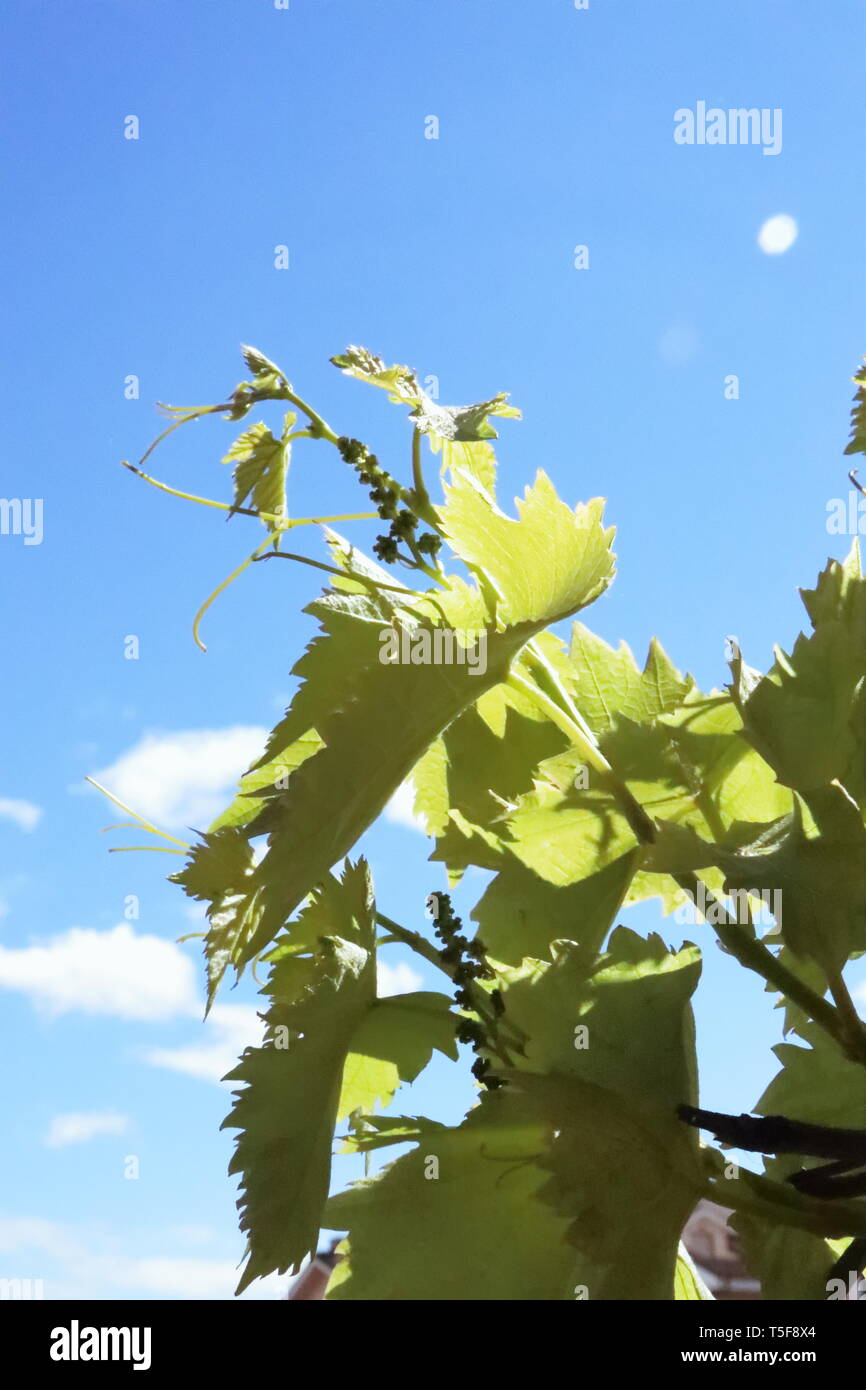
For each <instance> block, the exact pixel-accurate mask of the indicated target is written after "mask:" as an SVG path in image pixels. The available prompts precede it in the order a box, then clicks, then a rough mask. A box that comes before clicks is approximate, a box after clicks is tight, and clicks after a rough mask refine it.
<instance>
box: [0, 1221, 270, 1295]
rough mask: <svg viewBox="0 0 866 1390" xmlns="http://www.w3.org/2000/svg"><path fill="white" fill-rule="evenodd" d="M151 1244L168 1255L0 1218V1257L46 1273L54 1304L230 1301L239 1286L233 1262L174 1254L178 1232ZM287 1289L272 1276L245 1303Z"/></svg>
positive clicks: (56, 1226) (50, 1224) (48, 1224)
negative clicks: (9, 1257)
mask: <svg viewBox="0 0 866 1390" xmlns="http://www.w3.org/2000/svg"><path fill="white" fill-rule="evenodd" d="M148 1243H152V1244H154V1245H156V1246H157V1247H159V1246H160V1245H161V1246H163V1248H164V1253H163V1252H159V1251H157V1253H152V1254H147V1255H141V1254H136V1255H134V1256H132V1255H127V1254H125V1253H123V1252H120V1253H118V1251H117V1249H116V1240H115V1238H114V1237H111V1236H108V1235H107V1234H106V1233H105V1232H103V1231H87V1230H85V1229H83V1228H77V1227H74V1226H66V1225H62V1224H61V1223H59V1222H56V1221H46V1220H44V1219H43V1218H40V1217H28V1216H3V1215H0V1252H2V1253H3V1254H5V1255H15V1256H17V1257H18V1259H19V1260H21V1261H24V1262H26V1263H25V1265H24V1267H25V1268H27V1269H28V1270H29V1269H31V1268H33V1267H34V1265H38V1268H39V1269H40V1270H45V1275H44V1278H45V1291H46V1295H47V1296H48V1297H50V1298H118V1297H121V1298H122V1297H130V1298H178V1299H184V1300H190V1299H230V1298H232V1296H233V1293H234V1290H235V1287H236V1285H237V1282H238V1265H237V1262H236V1261H235V1260H234V1259H220V1258H214V1259H206V1258H200V1257H195V1256H190V1255H188V1254H186V1253H185V1252H183V1253H175V1251H174V1250H172V1249H171V1246H172V1245H175V1244H177V1243H180V1244H188V1241H186V1240H183V1239H181V1238H180V1233H179V1232H178V1231H176V1230H175V1231H163V1232H162V1233H159V1232H157V1233H156V1234H155V1235H154V1236H152V1237H150V1238H149V1241H148ZM165 1247H168V1248H167V1249H166V1248H165ZM34 1257H38V1260H34ZM46 1261H50V1262H52V1263H53V1264H54V1270H53V1271H52V1270H50V1269H46ZM287 1286H288V1280H287V1278H286V1277H285V1276H282V1277H281V1276H279V1275H276V1274H274V1275H269V1276H268V1277H267V1278H266V1279H259V1280H257V1281H256V1283H255V1284H254V1285H253V1286H252V1288H250V1289H249V1290H247V1291H246V1292H245V1294H244V1295H243V1297H245V1298H247V1299H252V1300H255V1299H263V1298H264V1299H271V1298H279V1297H281V1296H284V1295H285V1292H286V1288H287Z"/></svg>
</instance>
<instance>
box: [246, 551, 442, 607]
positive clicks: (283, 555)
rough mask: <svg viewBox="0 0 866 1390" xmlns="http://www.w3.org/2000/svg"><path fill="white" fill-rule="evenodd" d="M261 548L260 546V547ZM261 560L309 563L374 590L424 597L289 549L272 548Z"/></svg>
mask: <svg viewBox="0 0 866 1390" xmlns="http://www.w3.org/2000/svg"><path fill="white" fill-rule="evenodd" d="M260 548H261V547H260ZM258 559H259V560H260V561H261V560H297V561H298V562H299V563H300V564H302V565H311V566H312V567H313V569H316V570H324V571H325V573H326V574H336V575H338V576H339V578H340V579H354V580H355V582H356V583H358V584H366V585H368V587H369V588H370V589H372V590H374V591H376V590H377V589H387V590H388V591H389V593H394V594H407V595H408V597H409V598H414V599H418V598H424V595H423V594H419V593H418V592H417V590H415V589H402V588H401V587H400V585H399V584H386V583H385V582H384V580H379V579H370V577H369V576H368V575H366V574H358V573H357V572H356V571H354V570H352V571H348V570H341V569H337V567H336V565H326V564H325V563H324V562H323V561H322V560H311V559H310V557H309V555H295V554H293V553H292V551H290V550H274V551H272V552H271V553H270V554H269V555H261V556H259V557H258Z"/></svg>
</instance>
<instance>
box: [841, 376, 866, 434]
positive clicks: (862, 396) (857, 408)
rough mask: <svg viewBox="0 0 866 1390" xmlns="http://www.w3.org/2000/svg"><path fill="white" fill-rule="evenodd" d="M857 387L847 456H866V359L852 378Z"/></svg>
mask: <svg viewBox="0 0 866 1390" xmlns="http://www.w3.org/2000/svg"><path fill="white" fill-rule="evenodd" d="M851 380H852V381H853V382H854V384H855V385H856V387H857V393H856V395H855V397H854V405H853V407H852V409H851V439H850V441H849V443H848V446H847V448H846V449H845V453H846V454H866V359H864V361H863V363H862V365H861V366H860V367H859V368H858V369H857V372H856V375H855V376H853V377H852V378H851Z"/></svg>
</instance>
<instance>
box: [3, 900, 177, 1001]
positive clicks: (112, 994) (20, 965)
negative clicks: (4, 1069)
mask: <svg viewBox="0 0 866 1390" xmlns="http://www.w3.org/2000/svg"><path fill="white" fill-rule="evenodd" d="M0 988H3V989H12V990H18V991H19V992H20V993H21V994H24V995H26V996H27V998H28V999H29V1000H30V1002H31V1003H32V1004H33V1005H35V1006H36V1007H38V1008H41V1009H43V1010H45V1011H46V1012H48V1013H49V1014H55V1015H56V1014H64V1013H71V1012H72V1011H73V1010H80V1011H81V1012H83V1013H88V1014H103V1015H108V1016H110V1017H112V1018H127V1019H147V1020H160V1019H168V1018H174V1017H176V1016H177V1015H178V1014H194V1013H196V1012H198V1011H199V1010H200V1008H201V1004H200V996H199V991H198V989H197V984H196V969H195V966H194V965H193V962H192V960H191V959H190V958H189V957H188V956H186V955H184V953H183V952H182V951H181V949H180V948H179V947H178V946H176V945H175V944H174V942H172V941H163V940H162V939H161V938H160V937H158V936H139V935H137V934H136V932H135V931H134V930H133V928H132V927H131V926H130V925H129V923H128V922H122V923H120V924H119V925H118V926H116V927H114V928H112V930H111V931H94V930H92V929H90V928H83V927H73V928H72V929H71V930H70V931H67V932H63V933H62V934H61V935H59V936H54V937H50V938H48V939H47V940H46V941H45V942H41V943H39V944H36V945H33V946H24V947H20V948H17V949H16V948H7V947H5V946H0Z"/></svg>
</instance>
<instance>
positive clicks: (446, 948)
mask: <svg viewBox="0 0 866 1390" xmlns="http://www.w3.org/2000/svg"><path fill="white" fill-rule="evenodd" d="M427 901H428V903H432V904H433V906H434V917H433V922H434V926H433V930H434V932H435V934H436V936H438V937H439V938H440V940H441V941H442V943H443V944H442V948H441V950H440V951H439V959H440V961H441V962H442V964H443V966H444V967H445V969H446V970H447V972H448V974H449V975H450V976H451V978H452V980H453V981H454V983H455V985H457V989H456V990H455V992H454V999H455V1002H456V1003H457V1004H459V1005H460V1006H461V1008H463V1009H468V1010H471V1011H472V1013H473V1014H474V1017H473V1018H465V1017H461V1018H460V1019H459V1021H458V1024H457V1029H456V1035H457V1041H458V1042H461V1043H469V1044H470V1045H471V1047H472V1049H473V1051H474V1052H476V1053H481V1052H482V1050H489V1049H490V1048H491V1045H492V1043H493V1041H494V1039H493V1037H492V1031H493V1030H494V1029H495V1022H494V1020H495V1019H496V1018H498V1017H501V1015H502V1014H503V1013H504V1012H505V1004H504V1002H503V999H502V995H501V993H500V991H499V990H498V989H494V990H491V991H490V992H489V993H488V992H487V991H486V990H485V991H481V992H479V991H478V990H477V989H476V988H474V986H475V983H476V981H478V980H492V979H495V972H494V971H493V969H492V968H491V966H490V965H489V964H488V961H487V950H486V947H485V946H484V943H483V942H482V941H481V940H480V939H479V938H478V937H476V938H475V940H474V941H470V939H469V938H468V937H467V936H463V935H462V934H461V931H460V928H461V927H462V926H463V923H462V921H461V919H460V918H459V917H457V916H455V913H454V909H453V908H452V906H451V898H450V897H449V895H448V894H447V893H431V894H430V897H429V898H428V900H427ZM482 1000H483V1001H484V1003H485V1004H486V1003H489V1005H490V1008H491V1010H492V1017H485V1014H483V1013H482V1012H481V1009H480V1007H479V1005H481V1003H482ZM472 1075H473V1076H474V1077H475V1078H476V1080H477V1081H479V1082H480V1084H481V1085H482V1086H485V1087H486V1088H487V1089H488V1090H490V1091H493V1090H496V1089H497V1088H498V1087H499V1086H503V1085H504V1084H505V1083H504V1081H503V1080H502V1079H501V1077H498V1076H495V1075H494V1074H493V1072H492V1071H491V1070H490V1062H489V1060H488V1058H487V1057H484V1056H480V1055H479V1056H478V1057H476V1060H475V1061H474V1063H473V1064H472Z"/></svg>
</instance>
